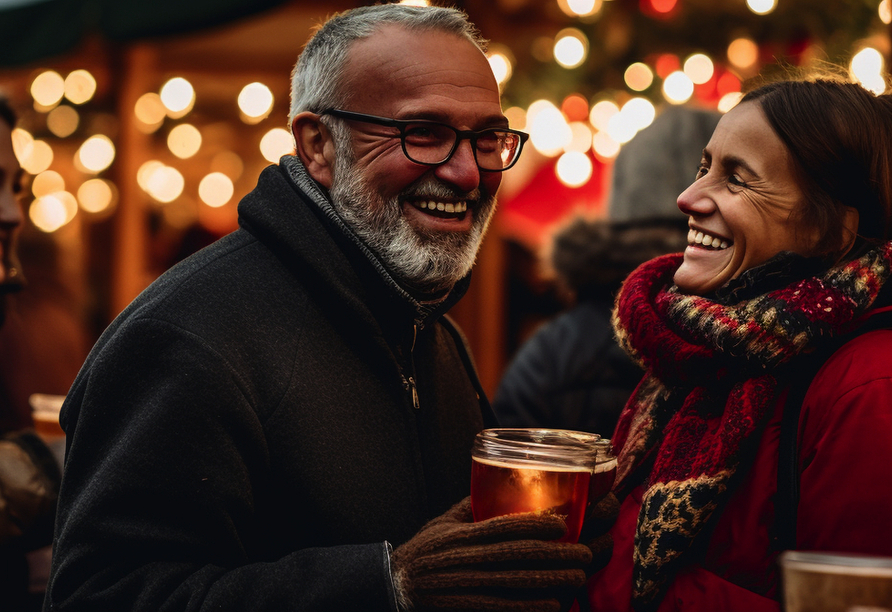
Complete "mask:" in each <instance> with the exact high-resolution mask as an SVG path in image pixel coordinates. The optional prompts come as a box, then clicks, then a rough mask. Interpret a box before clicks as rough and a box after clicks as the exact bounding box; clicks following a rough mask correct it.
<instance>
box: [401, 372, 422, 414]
mask: <svg viewBox="0 0 892 612" xmlns="http://www.w3.org/2000/svg"><path fill="white" fill-rule="evenodd" d="M404 380H405V381H406V391H409V392H410V393H411V394H412V407H413V408H415V410H418V409H419V408H421V402H419V401H418V387H416V386H415V379H414V378H413V377H411V376H409V377H408V378H406V379H404Z"/></svg>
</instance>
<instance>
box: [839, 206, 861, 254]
mask: <svg viewBox="0 0 892 612" xmlns="http://www.w3.org/2000/svg"><path fill="white" fill-rule="evenodd" d="M860 220H861V215H860V214H859V213H858V209H857V208H852V207H851V206H846V212H845V213H844V214H843V217H842V243H843V253H842V254H843V255H845V254H846V253H848V252H849V250H851V248H852V246H854V244H855V238H857V237H858V222H859V221H860Z"/></svg>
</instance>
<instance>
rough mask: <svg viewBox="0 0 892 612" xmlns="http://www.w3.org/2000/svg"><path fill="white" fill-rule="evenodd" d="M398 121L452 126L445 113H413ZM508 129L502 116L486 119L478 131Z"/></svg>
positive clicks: (506, 121) (401, 117)
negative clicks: (433, 122) (431, 122)
mask: <svg viewBox="0 0 892 612" xmlns="http://www.w3.org/2000/svg"><path fill="white" fill-rule="evenodd" d="M398 119H399V120H400V121H412V120H418V121H436V122H437V123H444V124H446V125H452V122H451V121H450V120H449V116H448V115H447V114H446V113H443V112H439V111H417V112H415V111H413V112H409V113H405V114H403V115H402V116H400V117H398ZM507 127H508V118H507V117H505V116H504V115H498V116H493V117H488V118H486V119H485V120H484V121H483V123H482V126H481V127H480V128H478V129H486V128H507Z"/></svg>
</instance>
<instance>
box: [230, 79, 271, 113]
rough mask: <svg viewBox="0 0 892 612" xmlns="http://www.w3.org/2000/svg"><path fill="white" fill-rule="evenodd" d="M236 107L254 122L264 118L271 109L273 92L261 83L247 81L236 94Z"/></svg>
mask: <svg viewBox="0 0 892 612" xmlns="http://www.w3.org/2000/svg"><path fill="white" fill-rule="evenodd" d="M238 107H239V110H241V111H242V113H244V115H245V117H246V118H248V119H251V120H254V122H256V121H258V120H260V119H265V118H266V117H267V116H268V115H269V113H270V111H272V110H273V92H272V91H270V89H269V87H267V86H266V85H264V84H263V83H248V84H247V85H245V86H244V87H242V90H241V91H240V92H239V94H238Z"/></svg>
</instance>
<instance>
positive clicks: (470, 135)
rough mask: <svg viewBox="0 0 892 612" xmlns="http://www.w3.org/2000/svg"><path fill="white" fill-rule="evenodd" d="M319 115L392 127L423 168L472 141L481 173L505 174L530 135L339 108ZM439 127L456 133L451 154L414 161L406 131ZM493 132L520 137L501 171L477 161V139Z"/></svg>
mask: <svg viewBox="0 0 892 612" xmlns="http://www.w3.org/2000/svg"><path fill="white" fill-rule="evenodd" d="M319 115H331V116H332V117H338V118H341V119H347V120H348V121H359V122H360V123H371V124H374V125H383V126H386V127H392V128H396V129H397V130H399V132H400V134H399V136H400V146H402V149H403V155H405V156H406V159H408V160H409V161H410V162H412V163H413V164H420V165H422V166H442V165H443V164H445V163H446V162H448V161H449V160H450V159H452V156H453V154H455V151H456V149H458V145H459V144H461V141H462V140H470V141H471V150H472V151H473V152H474V161H475V162H476V163H477V168H478V169H479V170H480V171H481V172H504V171H505V170H508V169H509V168H511V167H513V166H514V164H516V163H517V160H518V159H520V153H521V151H523V144H524V143H525V142H526V141H527V140H528V139H529V137H530V135H529V134H527V133H526V132H521V131H520V130H512V129H510V128H501V127H499V128H496V127H493V128H485V129H482V130H459V129H457V128H454V127H452V126H451V125H449V124H448V123H440V122H439V121H429V120H427V119H409V120H404V119H389V118H387V117H378V116H376V115H366V114H365V113H355V112H353V111H346V110H341V109H338V108H326V109H325V110H324V111H322V112H321V113H319ZM418 124H422V125H425V124H426V125H437V126H440V127H444V128H447V129H449V130H451V131H453V132H455V142H454V143H452V148H451V149H449V153H447V154H446V157H444V158H443V160H442V161H438V162H423V161H418V160H417V159H414V158H413V157H412V156H411V155H409V151H408V150H407V149H406V129H407V128H408V127H409V126H410V125H418ZM493 132H503V133H504V132H507V133H509V134H514V135H515V136H517V137H518V139H519V140H518V144H517V150H516V151H515V152H514V158H513V159H512V160H511V163H509V164H508V165H507V166H505V167H504V168H501V169H493V168H483V167H482V166H481V165H480V162H479V161H478V160H477V139H478V138H480V137H481V136H484V135H486V134H491V133H493Z"/></svg>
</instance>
